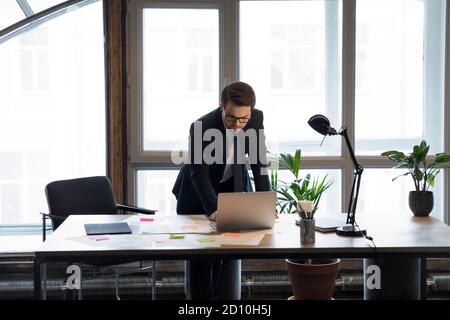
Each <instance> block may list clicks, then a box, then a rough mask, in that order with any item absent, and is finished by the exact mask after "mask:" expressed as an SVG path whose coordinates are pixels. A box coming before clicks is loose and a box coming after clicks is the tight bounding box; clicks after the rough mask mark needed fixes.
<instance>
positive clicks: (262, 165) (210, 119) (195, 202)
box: [172, 108, 270, 215]
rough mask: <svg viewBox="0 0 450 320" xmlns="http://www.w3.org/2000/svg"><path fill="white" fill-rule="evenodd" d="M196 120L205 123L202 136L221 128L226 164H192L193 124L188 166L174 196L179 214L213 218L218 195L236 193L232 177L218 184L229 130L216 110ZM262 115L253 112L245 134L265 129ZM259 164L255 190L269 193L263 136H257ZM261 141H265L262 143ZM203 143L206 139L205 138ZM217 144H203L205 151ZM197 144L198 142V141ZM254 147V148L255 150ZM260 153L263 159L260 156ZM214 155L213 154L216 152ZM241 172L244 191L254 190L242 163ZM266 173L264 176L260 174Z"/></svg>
mask: <svg viewBox="0 0 450 320" xmlns="http://www.w3.org/2000/svg"><path fill="white" fill-rule="evenodd" d="M197 121H200V122H201V123H202V136H203V133H204V132H205V131H206V130H207V129H218V130H220V132H221V133H222V137H223V141H224V143H223V146H224V148H223V161H222V163H213V164H206V163H204V162H203V163H201V164H194V162H193V160H194V159H193V150H194V148H195V143H196V141H194V138H193V137H194V123H192V124H191V128H190V131H189V135H190V136H189V154H190V155H189V160H190V163H185V164H184V165H183V167H182V168H181V170H180V173H179V174H178V177H177V180H176V182H175V185H174V187H173V190H172V192H173V194H174V195H175V197H176V198H177V201H178V202H177V213H178V214H206V215H210V214H211V213H213V212H214V211H216V210H217V195H218V194H219V193H220V192H233V191H234V183H233V177H232V178H230V179H228V180H227V181H225V182H223V183H220V182H219V181H220V180H221V179H222V177H223V172H224V170H225V162H226V150H225V149H226V143H225V141H226V131H225V126H224V124H223V121H222V111H221V109H220V108H217V109H215V110H213V111H211V112H210V113H208V114H206V115H204V116H203V117H201V118H200V119H198V120H197ZM263 128H264V126H263V113H262V111H260V110H257V109H253V110H252V116H251V119H250V120H249V122H248V123H247V125H246V126H245V128H244V129H243V130H244V132H245V131H247V130H248V129H255V130H259V129H263ZM257 139H258V143H257V146H256V148H257V151H258V158H257V162H256V163H254V164H251V168H252V172H253V177H254V182H255V188H256V191H269V190H270V183H269V177H268V175H267V174H264V172H263V171H264V170H266V169H267V168H266V166H267V160H266V146H265V137H264V135H263V134H261V135H259V134H258V135H257ZM260 139H262V140H261V141H260ZM202 140H203V139H202ZM213 142H214V141H206V142H205V141H202V148H201V150H202V152H203V150H204V149H205V147H207V146H208V145H209V144H211V143H213ZM197 143H199V142H198V141H197ZM258 146H264V149H263V150H261V151H262V152H260V150H259V148H258ZM253 147H255V146H252V148H253ZM248 153H249V141H248V139H246V143H245V154H248ZM260 154H261V156H260ZM213 155H214V153H213ZM240 166H241V170H242V171H243V174H242V176H243V179H244V181H243V183H244V191H247V192H248V191H253V190H252V186H251V182H250V178H249V175H248V172H247V170H246V168H245V165H244V164H242V165H240ZM261 173H263V174H261Z"/></svg>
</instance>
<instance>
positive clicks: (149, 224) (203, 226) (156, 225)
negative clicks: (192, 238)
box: [125, 215, 214, 234]
mask: <svg viewBox="0 0 450 320" xmlns="http://www.w3.org/2000/svg"><path fill="white" fill-rule="evenodd" d="M147 219H149V218H143V217H142V216H131V217H130V218H128V219H126V220H125V222H127V223H128V224H129V225H130V227H132V228H133V227H134V228H135V229H136V228H137V231H136V233H139V234H167V233H170V234H189V233H200V234H210V233H212V232H214V228H212V227H211V221H209V220H208V218H206V217H205V216H197V215H195V216H189V215H186V216H157V215H155V217H154V218H152V219H153V220H147Z"/></svg>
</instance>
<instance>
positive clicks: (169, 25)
mask: <svg viewBox="0 0 450 320" xmlns="http://www.w3.org/2000/svg"><path fill="white" fill-rule="evenodd" d="M142 37H143V68H142V78H143V88H142V93H143V95H142V98H143V101H142V108H143V117H142V119H141V121H142V123H143V124H142V126H143V136H144V139H143V149H144V150H149V151H152V150H153V151H154V150H173V149H186V148H187V136H188V133H189V125H190V123H191V122H193V121H195V120H196V119H197V118H199V117H200V116H202V115H203V114H205V113H207V112H208V111H210V110H212V108H215V107H218V92H219V14H218V10H217V9H163V8H145V9H143V30H142ZM168 123H170V128H171V130H167V124H168Z"/></svg>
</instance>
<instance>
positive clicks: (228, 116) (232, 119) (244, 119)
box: [225, 113, 251, 123]
mask: <svg viewBox="0 0 450 320" xmlns="http://www.w3.org/2000/svg"><path fill="white" fill-rule="evenodd" d="M250 119H251V117H250V116H246V117H235V116H232V115H231V114H227V113H225V120H227V121H229V122H232V123H234V122H236V120H238V121H239V123H247V122H248V121H249V120H250Z"/></svg>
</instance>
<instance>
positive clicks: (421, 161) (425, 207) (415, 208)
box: [381, 140, 450, 216]
mask: <svg viewBox="0 0 450 320" xmlns="http://www.w3.org/2000/svg"><path fill="white" fill-rule="evenodd" d="M429 149H430V146H429V145H427V143H426V141H425V140H422V142H421V143H420V144H419V145H415V146H414V147H413V151H412V152H411V153H409V154H408V155H405V154H404V153H403V152H401V151H397V150H390V151H386V152H383V153H382V154H381V155H382V156H384V157H387V158H388V159H390V160H392V161H394V162H396V163H397V165H396V166H395V167H394V168H405V169H407V170H408V171H407V172H406V173H404V174H401V175H399V176H397V177H395V178H393V179H392V181H394V180H396V179H397V178H399V177H401V176H408V175H410V176H411V178H412V179H413V182H414V187H415V190H413V191H410V192H409V208H410V209H411V211H412V212H413V213H414V215H416V216H428V215H429V214H430V212H431V211H432V210H433V204H434V198H433V193H432V192H431V191H429V190H428V189H429V187H434V181H435V177H436V175H437V174H438V173H439V171H440V169H441V168H443V167H445V165H446V164H448V163H449V162H450V155H448V154H446V153H437V154H436V155H435V158H434V160H432V161H428V160H427V159H426V157H427V154H428V151H429Z"/></svg>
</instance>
